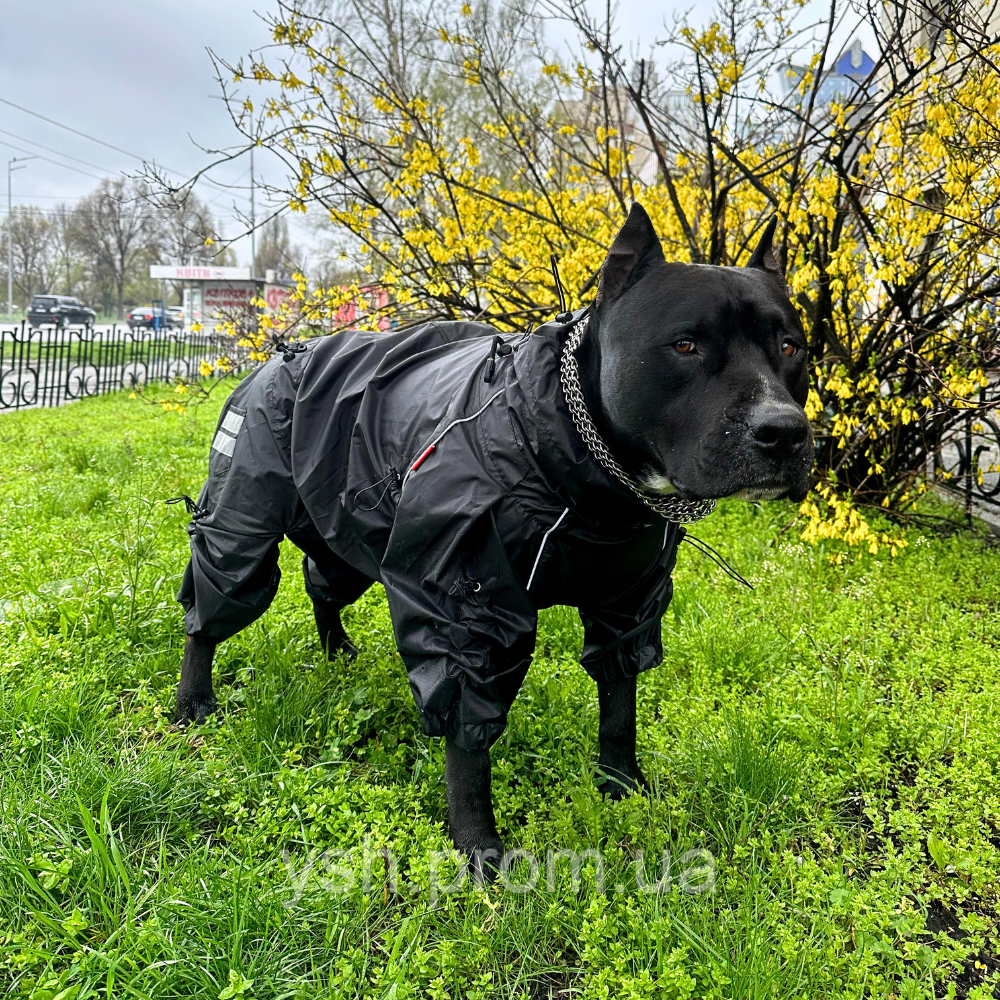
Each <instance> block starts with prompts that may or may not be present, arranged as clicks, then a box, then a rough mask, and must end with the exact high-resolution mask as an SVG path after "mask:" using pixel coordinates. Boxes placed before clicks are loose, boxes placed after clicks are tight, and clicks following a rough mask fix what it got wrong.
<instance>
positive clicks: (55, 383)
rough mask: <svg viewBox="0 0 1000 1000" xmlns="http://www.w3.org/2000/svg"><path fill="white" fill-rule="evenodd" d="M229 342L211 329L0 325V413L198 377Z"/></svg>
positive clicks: (221, 353)
mask: <svg viewBox="0 0 1000 1000" xmlns="http://www.w3.org/2000/svg"><path fill="white" fill-rule="evenodd" d="M230 344H231V341H230V340H229V338H227V337H225V336H223V335H221V334H216V333H214V332H207V331H202V332H200V333H190V332H182V331H179V330H175V331H169V330H158V331H153V330H136V331H135V332H133V331H131V330H130V329H128V327H125V326H118V325H112V326H108V327H95V328H90V327H64V328H57V327H51V326H47V327H42V328H40V329H32V328H31V327H29V326H27V325H26V324H24V323H22V324H20V325H17V326H6V327H5V326H3V325H2V324H0V411H4V410H22V409H27V408H30V407H36V406H61V405H62V404H64V403H68V402H71V401H72V400H75V399H83V398H85V397H87V396H99V395H101V394H102V393H106V392H114V391H115V390H117V389H134V388H136V387H137V386H143V385H145V384H146V383H147V382H164V381H168V380H171V379H175V378H196V377H197V376H198V372H199V368H200V366H201V363H202V362H203V361H205V362H208V363H209V364H211V363H213V362H214V361H215V360H216V359H218V358H219V357H220V356H221V355H224V354H226V352H227V347H228V346H229V345H230ZM230 349H231V348H230Z"/></svg>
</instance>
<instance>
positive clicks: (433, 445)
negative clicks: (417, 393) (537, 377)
mask: <svg viewBox="0 0 1000 1000" xmlns="http://www.w3.org/2000/svg"><path fill="white" fill-rule="evenodd" d="M505 391H506V390H505V389H501V390H500V391H499V392H496V393H494V394H493V395H492V396H490V398H489V399H488V400H486V402H485V403H484V404H483V405H482V406H481V407H480V408H479V409H478V410H476V412H475V413H473V414H472V416H470V417H460V418H459V419H458V420H453V421H452V422H451V423H450V424H448V426H447V427H446V428H445V429H444V430H443V431H441V433H440V434H438V436H437V437H436V438H434V440H433V441H431V443H430V444H428V445H427V447H426V448H424V449H423V450H422V451H421V452H420V457H419V458H418V459H417V460H416V462H414V463H413V465H411V466H410V469H409V471H408V472H407V473H406V475H405V476H403V481H402V483H400V486H399V488H400V490H402V488H403V487H404V486H405V485H406V481H407V479H409V478H410V476H412V475H413V473H414V471H415V470H416V468H417V466H418V465H420V464H421V462H423V460H424V459H425V458H426V457H427V456H428V455H429V454H430V453H431V452H432V451H433V450H434V449H435V448H436V447H437V443H438V441H440V440H441V438H443V437H444V436H445V434H447V433H448V431H450V430H451V429H452V427H457V426H458V425H459V424H464V423H467V422H468V421H470V420H475V419H476V417H478V416H479V415H480V414H482V413H484V412H485V410H486V408H487V407H488V406H489V405H490V403H492V402H494V400H497V399H499V398H500V397H501V396H502V395H503V394H504V392H505Z"/></svg>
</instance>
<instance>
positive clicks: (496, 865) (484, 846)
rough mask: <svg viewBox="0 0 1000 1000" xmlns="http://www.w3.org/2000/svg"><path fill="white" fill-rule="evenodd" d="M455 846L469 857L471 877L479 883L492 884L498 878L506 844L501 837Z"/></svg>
mask: <svg viewBox="0 0 1000 1000" xmlns="http://www.w3.org/2000/svg"><path fill="white" fill-rule="evenodd" d="M455 846H456V847H457V848H458V850H459V853H461V854H464V855H465V857H467V858H468V859H469V878H471V879H473V880H474V881H475V882H476V884H477V885H492V884H493V883H494V882H495V881H496V880H497V876H498V875H499V873H500V865H501V863H502V862H503V857H504V846H503V843H502V842H501V841H500V839H499V838H497V839H495V840H494V839H490V840H488V841H481V842H477V843H475V844H467V845H466V846H464V847H463V846H460V845H458V844H456V845H455Z"/></svg>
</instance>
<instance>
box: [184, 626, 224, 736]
mask: <svg viewBox="0 0 1000 1000" xmlns="http://www.w3.org/2000/svg"><path fill="white" fill-rule="evenodd" d="M215 647H216V643H215V642H214V640H212V639H205V638H203V637H202V636H196V635H189V636H188V637H187V641H186V642H185V643H184V660H183V662H182V663H181V682H180V684H179V685H178V686H177V721H178V722H204V721H205V717H206V716H208V715H211V714H212V713H213V712H215V711H216V709H218V707H219V703H218V702H217V701H216V700H215V691H214V689H213V688H212V659H213V657H214V656H215Z"/></svg>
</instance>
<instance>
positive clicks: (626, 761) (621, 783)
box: [597, 677, 647, 800]
mask: <svg viewBox="0 0 1000 1000" xmlns="http://www.w3.org/2000/svg"><path fill="white" fill-rule="evenodd" d="M635 687H636V685H635V678H634V677H630V678H628V679H627V680H623V681H611V682H609V683H607V684H601V683H599V684H598V685H597V701H598V705H599V706H600V710H601V723H600V729H599V737H600V741H601V755H600V758H599V760H598V767H599V768H600V770H601V772H602V773H603V774H604V775H605V776H606V779H607V780H605V781H604V783H603V784H602V785H601V786H600V792H601V794H602V795H606V796H607V797H608V798H610V799H615V800H617V799H621V798H624V797H625V796H626V795H628V794H629V792H634V791H640V790H642V789H644V788H646V787H647V785H646V779H645V777H643V773H642V771H640V770H639V762H638V761H637V760H636V756H635Z"/></svg>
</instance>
